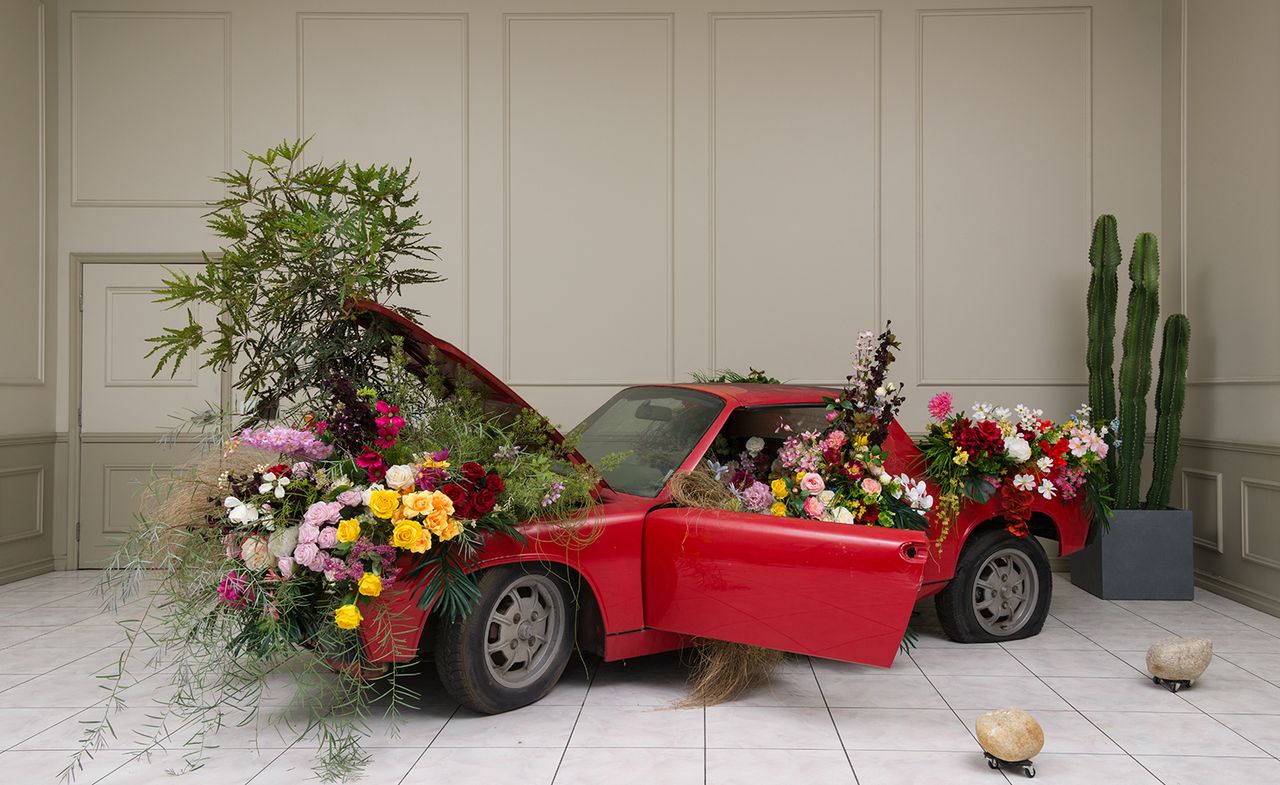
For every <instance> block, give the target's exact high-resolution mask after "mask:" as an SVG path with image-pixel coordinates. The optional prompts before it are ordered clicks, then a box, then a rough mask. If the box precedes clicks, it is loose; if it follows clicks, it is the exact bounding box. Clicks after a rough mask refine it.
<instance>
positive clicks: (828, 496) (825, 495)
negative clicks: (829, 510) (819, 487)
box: [818, 491, 836, 507]
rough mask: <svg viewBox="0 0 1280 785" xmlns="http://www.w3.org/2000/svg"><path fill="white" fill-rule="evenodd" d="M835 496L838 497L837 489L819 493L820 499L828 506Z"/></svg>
mask: <svg viewBox="0 0 1280 785" xmlns="http://www.w3.org/2000/svg"><path fill="white" fill-rule="evenodd" d="M834 498H836V493H835V491H823V492H822V493H819V494H818V501H820V502H822V506H823V507H826V506H827V505H828V504H831V500H832V499H834Z"/></svg>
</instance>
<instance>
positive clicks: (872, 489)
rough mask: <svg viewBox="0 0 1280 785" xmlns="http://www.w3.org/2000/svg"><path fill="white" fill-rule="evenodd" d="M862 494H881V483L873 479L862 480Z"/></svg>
mask: <svg viewBox="0 0 1280 785" xmlns="http://www.w3.org/2000/svg"><path fill="white" fill-rule="evenodd" d="M862 492H863V493H865V494H868V495H870V496H874V495H875V494H877V493H879V492H880V481H879V480H877V479H875V478H873V477H866V478H863V480H862Z"/></svg>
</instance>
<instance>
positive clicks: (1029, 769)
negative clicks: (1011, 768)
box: [1022, 766, 1036, 778]
mask: <svg viewBox="0 0 1280 785" xmlns="http://www.w3.org/2000/svg"><path fill="white" fill-rule="evenodd" d="M1022 773H1023V774H1024V775H1026V776H1027V777H1028V778H1031V777H1034V776H1036V767H1035V766H1023V767H1022Z"/></svg>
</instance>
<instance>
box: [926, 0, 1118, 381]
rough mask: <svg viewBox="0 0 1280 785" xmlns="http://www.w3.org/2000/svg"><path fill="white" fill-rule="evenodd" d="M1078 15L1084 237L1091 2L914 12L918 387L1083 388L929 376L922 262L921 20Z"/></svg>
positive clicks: (1088, 191)
mask: <svg viewBox="0 0 1280 785" xmlns="http://www.w3.org/2000/svg"><path fill="white" fill-rule="evenodd" d="M1077 14H1078V15H1081V16H1083V17H1084V20H1085V25H1084V72H1083V73H1082V74H1081V76H1082V78H1083V80H1084V120H1085V122H1084V129H1083V131H1084V165H1085V183H1086V187H1085V189H1084V190H1085V193H1084V202H1085V204H1084V206H1085V211H1084V214H1085V226H1084V227H1083V228H1082V233H1081V235H1080V236H1081V237H1085V236H1088V231H1089V227H1090V226H1091V225H1092V220H1093V219H1092V216H1093V187H1094V182H1093V181H1094V178H1093V80H1094V73H1093V72H1094V67H1093V9H1092V7H1090V6H1050V7H1044V8H1034V7H1023V8H955V9H936V10H935V9H920V10H917V11H916V24H915V68H916V85H915V87H916V95H915V134H916V139H915V165H916V178H915V188H916V190H915V218H916V233H915V241H916V259H915V276H916V280H915V306H916V307H915V327H916V352H915V356H916V362H915V366H916V386H917V387H1085V386H1087V385H1088V383H1089V381H1088V379H1087V378H1084V377H1048V378H1034V377H1031V378H1012V377H992V378H987V379H942V378H936V377H931V376H930V375H929V374H928V372H927V371H926V369H925V354H926V352H925V347H926V346H927V341H926V339H925V335H926V331H925V313H926V310H925V305H926V304H925V294H924V289H925V287H924V281H925V261H924V241H925V229H924V184H925V175H924V64H925V62H924V61H925V52H924V24H925V20H926V19H931V18H945V17H955V16H1058V15H1077Z"/></svg>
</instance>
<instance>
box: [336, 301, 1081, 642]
mask: <svg viewBox="0 0 1280 785" xmlns="http://www.w3.org/2000/svg"><path fill="white" fill-rule="evenodd" d="M356 307H357V309H358V310H359V311H362V312H363V313H362V314H361V317H360V318H361V319H363V320H366V322H367V320H369V319H373V318H378V319H382V320H384V324H387V325H389V326H390V327H391V328H392V329H393V330H395V331H396V332H399V333H400V334H402V335H403V336H405V339H406V341H405V346H406V353H407V354H409V356H410V357H411V358H412V359H413V360H414V361H415V362H416V363H418V364H421V365H425V364H426V363H427V362H428V361H429V358H428V347H431V346H434V347H435V348H436V350H437V351H438V352H439V355H437V358H439V357H441V356H442V357H443V358H444V361H445V363H446V364H447V365H448V366H449V367H450V368H455V367H459V366H461V367H466V368H467V369H468V370H469V371H470V372H471V374H472V375H473V376H474V377H475V378H476V379H477V380H479V382H481V383H482V384H483V386H484V387H485V388H487V391H486V394H487V395H488V396H489V398H490V399H491V401H492V402H493V403H494V404H495V405H497V406H500V407H505V408H515V407H520V408H532V407H530V406H529V404H528V403H527V402H526V401H525V400H524V399H523V398H522V397H520V396H519V395H518V394H517V393H516V392H515V391H514V390H512V389H511V388H510V387H508V386H507V385H506V384H505V383H503V382H502V381H501V380H500V379H498V378H497V377H496V376H494V375H493V374H492V373H490V372H489V371H488V370H486V369H485V368H484V367H483V366H481V365H480V364H479V363H477V362H475V360H473V359H472V358H470V357H468V356H467V355H466V354H465V353H463V352H462V351H461V350H460V349H458V348H457V347H455V346H453V345H451V344H449V343H447V342H445V341H443V340H441V339H438V338H436V337H435V336H433V335H431V334H430V333H428V332H427V331H426V330H424V329H422V328H421V327H419V326H418V325H417V324H415V323H414V322H412V321H411V320H409V319H406V318H404V317H403V316H401V315H400V314H398V313H396V312H395V311H394V310H392V309H389V308H385V307H383V306H379V305H376V304H372V303H357V304H356ZM652 386H654V387H679V388H683V389H692V390H697V391H700V392H703V393H706V394H709V395H712V396H714V397H716V398H718V399H720V400H721V401H723V402H724V407H723V409H722V410H721V411H720V413H719V414H718V415H717V417H716V419H715V421H714V422H713V423H712V424H711V426H710V427H709V428H708V429H707V432H706V433H705V434H704V435H703V437H702V439H701V440H699V442H698V443H697V445H696V446H695V447H694V449H693V450H692V451H691V452H690V454H689V456H688V457H687V458H686V460H685V461H684V462H683V463H682V464H681V466H680V470H681V471H688V470H691V469H693V468H694V467H696V466H697V465H698V464H699V463H700V462H701V461H702V460H703V458H704V456H705V455H706V454H707V451H708V450H709V449H710V447H711V444H712V442H713V441H714V440H715V437H716V436H717V434H719V432H720V430H721V428H722V427H723V426H724V424H725V421H726V420H728V418H729V417H730V415H732V414H733V412H735V411H737V410H740V409H743V408H749V409H753V408H767V407H795V406H805V405H810V406H820V405H822V404H823V402H824V399H825V398H826V397H829V396H831V395H833V393H834V390H832V389H830V388H822V387H811V386H800V385H785V384H783V385H745V384H688V385H652ZM556 437H557V438H560V436H559V434H558V433H557V434H556ZM885 447H886V449H887V450H889V452H890V454H891V455H892V460H891V461H890V463H889V465H888V466H887V467H886V468H888V469H890V470H891V471H892V472H893V473H897V472H900V471H906V472H908V473H909V474H913V475H917V474H919V473H920V472H919V463H918V458H919V450H918V449H917V448H916V446H915V445H914V443H913V442H912V440H911V438H910V437H909V436H908V435H907V434H906V432H905V431H904V430H903V429H902V428H901V427H900V426H899V425H898V424H897V423H896V422H895V423H893V425H892V427H891V429H890V433H889V436H888V439H887V440H886V443H885ZM571 459H572V460H574V461H575V462H578V461H583V460H584V459H583V458H582V456H581V455H579V454H576V453H575V454H574V455H573V456H572V458H571ZM913 467H914V469H915V471H913ZM931 492H932V493H934V495H935V496H936V495H937V489H936V488H932V489H931ZM598 500H599V502H600V503H599V504H598V505H597V506H596V507H594V508H593V509H591V510H589V511H587V512H586V513H584V515H583V516H582V519H581V520H580V521H579V525H581V526H585V527H589V529H587V530H584V531H583V532H581V533H590V535H591V538H590V542H589V544H586V545H569V544H566V541H565V538H564V536H563V535H564V532H563V531H562V530H561V529H560V527H561V526H563V524H557V523H555V522H548V521H531V522H529V523H528V524H526V525H525V526H524V527H523V528H522V531H523V532H524V534H525V536H526V538H527V540H526V542H524V543H519V542H516V541H515V540H512V539H510V538H505V537H491V538H490V539H489V541H488V542H487V543H486V544H485V545H484V546H483V548H482V549H481V552H480V557H479V559H478V561H477V564H476V569H477V570H479V569H485V568H488V567H492V566H497V565H501V564H510V563H515V562H543V563H553V564H560V565H565V566H566V567H568V568H570V569H572V570H573V571H575V572H576V573H578V574H579V575H581V576H582V579H583V580H584V582H585V586H586V587H589V589H590V591H591V592H592V594H593V595H594V602H595V604H596V606H597V607H598V609H599V615H600V623H601V626H602V628H603V633H604V646H603V648H604V651H603V655H604V658H605V659H606V660H618V659H625V658H628V657H635V656H640V655H644V654H652V653H657V652H661V651H669V650H673V649H678V648H681V647H683V646H685V645H687V644H688V643H689V642H690V641H691V640H692V639H694V638H698V637H704V638H715V639H720V640H729V641H734V642H738V643H748V644H752V645H757V646H764V647H768V648H774V649H780V650H783V651H790V652H795V653H800V654H811V655H814V656H819V657H829V658H832V659H841V660H849V661H854V662H862V663H866V664H872V665H880V666H887V665H889V664H890V663H891V662H892V660H893V657H894V654H895V653H896V652H897V650H898V645H899V642H900V641H901V640H902V634H903V630H904V628H905V626H906V623H907V620H908V617H909V615H910V611H911V607H912V605H913V603H914V602H915V601H916V600H917V599H918V598H919V597H923V596H928V595H929V594H933V593H935V592H937V591H939V590H940V589H941V588H942V587H943V586H944V585H945V583H946V581H947V580H949V579H950V578H951V577H952V576H953V575H954V574H955V567H956V561H957V559H958V558H959V554H960V550H961V548H962V547H963V545H964V542H965V540H966V539H967V537H968V535H969V534H970V533H971V532H972V531H973V530H974V529H975V528H976V527H977V526H979V525H982V524H983V523H986V522H988V521H991V520H992V519H996V518H999V516H1000V510H999V500H998V498H996V499H993V500H992V501H990V502H988V503H987V504H984V505H975V504H971V503H966V504H965V505H964V506H963V507H962V508H961V512H960V514H959V516H958V519H957V520H956V521H955V522H954V523H953V524H952V527H951V531H950V532H949V534H948V537H947V538H946V540H945V541H944V542H943V543H941V544H940V545H936V544H932V543H930V542H929V540H928V539H926V536H925V534H924V533H920V532H910V531H904V530H899V529H881V528H877V527H866V526H856V525H840V524H832V523H825V522H819V521H807V520H798V519H790V518H788V519H784V520H779V519H775V518H772V517H769V516H764V515H755V514H746V513H726V512H723V511H716V510H701V509H689V508H670V507H667V506H666V505H667V503H668V502H669V500H670V494H669V492H668V491H667V490H666V489H664V490H663V491H662V492H661V493H659V495H658V496H657V497H656V498H645V497H639V496H632V495H629V494H625V493H619V492H617V491H614V490H612V489H609V488H608V487H607V486H604V485H602V489H601V492H600V494H599V499H598ZM1033 511H1034V512H1037V513H1043V514H1044V515H1045V516H1047V517H1048V519H1050V520H1052V522H1053V524H1054V525H1055V527H1056V529H1057V536H1058V540H1059V543H1060V553H1061V554H1063V555H1065V554H1068V553H1071V552H1073V551H1076V550H1079V549H1080V548H1081V547H1083V545H1084V540H1085V537H1086V535H1087V533H1088V530H1089V515H1088V513H1087V511H1086V510H1085V509H1084V505H1082V504H1081V503H1079V502H1078V501H1077V502H1074V503H1067V504H1064V503H1061V502H1057V501H1046V500H1043V499H1039V497H1037V501H1036V504H1035V506H1034V507H1033ZM936 535H937V532H930V533H929V539H932V538H934V537H936ZM425 581H426V578H425V576H422V575H420V576H417V577H416V578H414V579H410V580H404V581H401V582H399V583H397V584H395V585H393V586H392V587H390V588H388V589H387V590H386V591H384V592H383V594H382V596H381V597H380V598H379V601H378V603H376V604H375V605H374V606H373V607H372V608H371V609H370V611H369V613H368V614H366V622H365V624H363V625H362V626H361V633H362V636H363V638H364V642H365V647H366V652H367V654H368V656H369V658H370V660H372V661H373V662H375V663H377V662H405V661H408V660H411V659H413V658H414V657H416V656H417V652H418V649H419V645H420V642H421V637H422V634H423V631H424V629H425V627H426V625H427V623H428V616H429V613H430V611H429V609H428V610H423V609H421V608H419V607H418V601H419V598H420V596H421V594H422V591H423V589H424V585H425Z"/></svg>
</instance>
